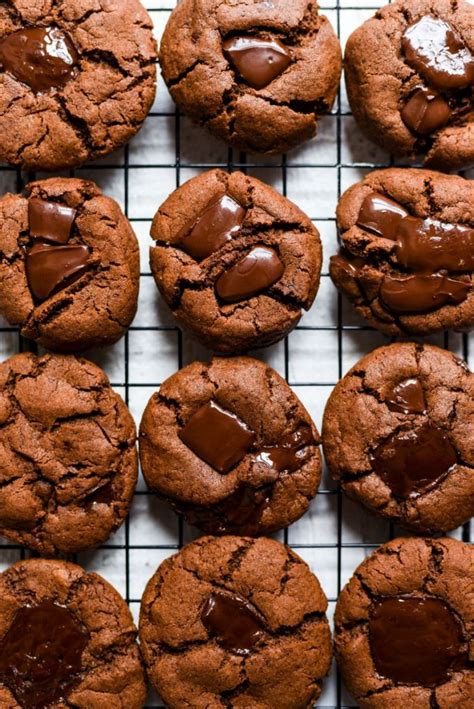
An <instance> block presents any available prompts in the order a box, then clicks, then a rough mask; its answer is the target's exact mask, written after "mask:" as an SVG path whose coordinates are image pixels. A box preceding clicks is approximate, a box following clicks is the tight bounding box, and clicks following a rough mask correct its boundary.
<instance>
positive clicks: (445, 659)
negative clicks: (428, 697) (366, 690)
mask: <svg viewBox="0 0 474 709" xmlns="http://www.w3.org/2000/svg"><path fill="white" fill-rule="evenodd" d="M369 638H370V647H371V650H372V656H373V658H374V664H375V668H376V670H377V673H378V674H379V675H380V676H381V677H387V678H389V679H391V680H393V681H394V682H398V683H400V684H415V685H422V686H425V687H435V686H437V685H438V684H441V683H443V682H446V681H447V680H448V679H449V676H450V672H451V671H452V670H453V669H456V668H457V667H458V666H462V665H463V664H464V657H465V653H464V651H463V629H462V626H461V623H460V621H459V620H458V618H457V617H456V616H455V615H454V613H453V612H452V611H451V610H450V608H449V607H448V606H447V604H446V603H444V601H441V600H439V599H438V598H410V597H405V596H395V597H393V598H383V599H381V600H379V601H377V602H376V603H375V604H374V607H373V609H372V612H371V614H370V620H369Z"/></svg>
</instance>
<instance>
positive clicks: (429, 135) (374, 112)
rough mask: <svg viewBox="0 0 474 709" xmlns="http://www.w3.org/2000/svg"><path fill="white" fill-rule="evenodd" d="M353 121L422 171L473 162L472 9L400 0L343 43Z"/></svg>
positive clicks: (443, 0)
mask: <svg viewBox="0 0 474 709" xmlns="http://www.w3.org/2000/svg"><path fill="white" fill-rule="evenodd" d="M344 69H345V77H346V86H347V93H348V97H349V102H350V105H351V108H352V112H353V114H354V117H355V119H356V121H357V123H358V124H359V126H360V128H361V130H362V131H363V132H364V133H365V134H366V135H367V137H368V138H369V139H370V140H373V141H375V142H376V143H378V144H379V145H380V146H381V147H383V148H384V149H385V150H388V151H390V152H391V153H394V154H395V155H406V156H409V157H414V156H415V155H423V157H424V162H425V164H426V165H427V166H429V167H434V168H437V169H440V170H447V171H449V170H457V169H460V168H462V167H466V166H469V165H471V164H472V163H474V123H473V121H472V112H473V107H474V104H473V89H474V7H473V6H472V4H470V3H469V2H467V1H464V0H459V1H456V2H450V0H399V1H397V2H393V3H392V4H391V5H386V6H385V7H383V8H381V9H380V10H377V12H376V13H375V16H374V17H373V18H371V19H370V20H367V21H366V22H364V24H363V25H361V27H359V28H358V29H357V30H355V32H353V33H352V35H351V36H350V37H349V39H348V41H347V45H346V51H345V56H344Z"/></svg>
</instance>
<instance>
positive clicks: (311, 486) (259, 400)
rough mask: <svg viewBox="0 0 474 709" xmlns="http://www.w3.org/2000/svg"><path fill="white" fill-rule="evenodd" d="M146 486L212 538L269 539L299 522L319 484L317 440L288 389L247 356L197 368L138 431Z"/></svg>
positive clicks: (151, 407)
mask: <svg viewBox="0 0 474 709" xmlns="http://www.w3.org/2000/svg"><path fill="white" fill-rule="evenodd" d="M139 440H140V459H141V464H142V471H143V475H144V477H145V479H146V481H147V483H148V485H149V487H150V488H151V489H152V490H153V491H155V492H156V493H157V494H158V495H159V496H160V497H162V498H164V499H165V500H166V501H167V502H168V504H170V505H171V506H172V507H173V509H174V510H175V511H176V512H178V513H180V514H182V515H183V516H184V517H185V518H186V520H187V521H188V522H189V523H190V524H193V525H196V526H197V527H200V528H201V529H203V530H204V531H206V532H208V533H210V534H245V535H248V536H256V535H260V534H269V533H271V532H275V531H277V530H278V529H282V528H283V527H286V526H288V525H289V524H291V523H292V522H294V521H295V520H297V519H299V518H300V517H301V516H302V515H303V514H304V513H305V512H306V510H307V509H308V506H309V503H310V501H311V499H312V498H313V497H314V495H315V494H316V491H317V489H318V485H319V480H320V477H321V455H320V453H319V449H318V447H319V442H320V438H319V434H318V431H317V430H316V427H315V425H314V424H313V422H312V421H311V418H310V416H309V414H308V412H307V411H306V410H305V408H304V407H303V405H302V404H301V402H300V401H299V400H298V398H297V397H296V396H295V394H294V393H293V392H292V391H291V389H290V387H289V386H288V384H287V383H286V382H285V381H284V380H283V379H282V378H281V377H280V376H279V375H278V374H277V373H276V372H275V371H274V370H273V369H271V368H270V367H268V366H267V365H265V364H263V363H262V362H260V361H258V360H255V359H250V358H248V357H235V358H230V359H222V358H215V359H213V360H212V361H211V362H210V363H209V364H203V363H202V362H194V363H193V364H191V365H189V366H188V367H185V368H184V369H182V370H181V371H179V372H178V373H177V374H174V375H173V376H172V377H170V378H169V379H167V380H166V382H164V383H163V384H162V385H161V387H160V390H159V392H157V393H156V394H154V395H153V396H152V398H151V399H150V401H149V403H148V406H147V407H146V409H145V412H144V414H143V418H142V422H141V425H140V438H139Z"/></svg>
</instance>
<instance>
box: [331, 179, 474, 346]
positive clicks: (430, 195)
mask: <svg viewBox="0 0 474 709" xmlns="http://www.w3.org/2000/svg"><path fill="white" fill-rule="evenodd" d="M337 224H338V227H339V229H340V231H341V238H342V247H343V248H342V251H341V252H340V253H339V255H337V256H335V257H333V258H332V259H331V262H330V274H331V278H332V280H333V281H334V283H335V285H336V286H337V287H338V288H339V289H340V290H341V291H342V292H343V293H344V294H345V295H346V296H347V297H348V298H349V300H350V301H351V302H352V303H353V304H354V306H355V308H356V310H357V312H358V313H360V315H362V316H363V317H364V318H366V320H367V321H368V322H369V324H370V325H373V326H374V327H376V328H378V329H379V330H382V331H383V332H386V333H388V334H390V335H407V334H410V335H428V334H430V333H432V332H436V331H439V330H447V329H452V330H468V329H470V328H472V326H473V325H474V289H473V271H474V182H472V180H465V179H463V178H462V177H458V176H455V175H442V174H440V173H436V172H431V171H429V170H415V169H407V170H403V169H400V168H392V169H389V170H378V171H376V172H372V173H370V174H368V175H367V176H366V177H365V178H364V179H363V180H362V181H361V182H358V183H357V184H356V185H353V186H352V187H351V188H350V189H348V190H347V192H345V194H343V196H342V198H341V200H340V202H339V205H338V208H337Z"/></svg>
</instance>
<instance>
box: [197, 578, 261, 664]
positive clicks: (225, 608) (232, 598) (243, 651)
mask: <svg viewBox="0 0 474 709" xmlns="http://www.w3.org/2000/svg"><path fill="white" fill-rule="evenodd" d="M201 620H202V623H203V625H204V627H205V628H206V629H207V631H208V632H209V633H210V634H211V635H212V636H215V637H216V639H217V642H218V643H219V645H222V647H223V648H225V649H226V650H230V651H231V652H236V653H237V654H238V655H249V654H250V652H251V651H252V649H253V648H254V646H255V645H256V644H257V643H258V641H259V640H260V638H261V637H262V636H263V634H264V630H263V623H262V621H261V619H260V616H259V615H258V614H257V613H256V612H255V610H254V609H253V607H252V606H251V605H250V603H248V601H246V600H245V598H242V597H241V596H238V595H237V594H232V595H228V594H226V593H221V592H220V591H214V593H212V594H211V595H210V596H209V598H208V599H207V601H206V604H205V606H204V608H203V611H202V614H201Z"/></svg>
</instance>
